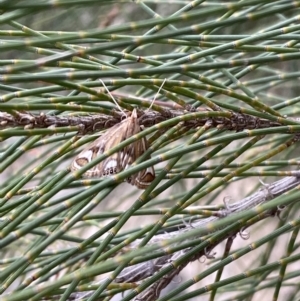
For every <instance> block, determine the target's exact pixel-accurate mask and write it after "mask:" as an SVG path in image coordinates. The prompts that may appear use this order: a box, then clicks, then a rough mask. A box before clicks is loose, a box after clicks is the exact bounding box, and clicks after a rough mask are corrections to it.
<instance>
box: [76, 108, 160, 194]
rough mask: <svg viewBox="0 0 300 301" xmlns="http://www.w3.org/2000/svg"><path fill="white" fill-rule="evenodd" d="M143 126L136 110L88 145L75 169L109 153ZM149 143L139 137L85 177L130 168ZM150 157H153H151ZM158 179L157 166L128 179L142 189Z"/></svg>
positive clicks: (78, 158)
mask: <svg viewBox="0 0 300 301" xmlns="http://www.w3.org/2000/svg"><path fill="white" fill-rule="evenodd" d="M140 131H141V127H140V125H139V122H138V117H137V112H136V109H134V110H133V111H132V114H131V116H129V117H127V118H126V119H124V120H122V121H121V122H120V123H118V124H116V125H114V126H113V127H111V128H110V129H108V130H107V131H106V132H105V133H104V134H103V135H102V136H101V137H99V138H98V139H96V140H95V141H94V142H93V143H92V144H90V145H88V146H87V148H85V149H84V150H83V151H82V152H81V153H80V154H79V155H78V156H77V157H76V158H75V159H74V161H73V162H72V165H71V170H72V171H75V170H78V169H80V168H81V167H83V166H84V165H86V164H88V163H89V162H91V161H92V160H93V159H94V158H96V157H97V156H100V155H102V154H104V153H105V152H107V151H108V150H109V149H111V148H113V147H115V146H117V145H118V144H120V143H121V142H123V141H124V140H126V139H127V138H129V137H131V136H133V135H135V134H138V133H139V132H140ZM147 149H148V142H147V139H146V138H142V139H139V140H137V141H135V142H133V143H132V144H130V145H128V146H125V147H124V148H123V149H121V150H120V151H118V152H116V153H114V154H112V155H111V156H110V157H108V158H106V159H105V160H103V161H102V162H100V163H99V164H97V165H96V166H94V167H93V168H91V169H90V170H88V171H87V172H85V173H84V174H83V176H84V177H88V178H90V177H105V176H110V175H114V174H117V173H119V172H121V171H122V170H124V169H126V168H128V167H130V165H132V163H133V162H135V161H136V159H137V158H139V157H140V156H141V155H142V154H143V153H144V152H145V151H146V150H147ZM148 159H150V156H149V158H148ZM154 179H155V172H154V168H153V167H152V166H151V167H148V168H147V169H144V170H141V171H140V172H138V173H137V174H134V175H132V176H130V177H129V178H127V182H128V183H130V184H131V185H135V186H136V187H138V188H140V189H146V188H147V187H148V186H149V185H150V183H151V182H152V181H153V180H154Z"/></svg>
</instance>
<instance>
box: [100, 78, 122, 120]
mask: <svg viewBox="0 0 300 301" xmlns="http://www.w3.org/2000/svg"><path fill="white" fill-rule="evenodd" d="M99 80H100V82H101V83H102V85H103V87H104V88H105V90H106V92H107V93H108V95H109V96H110V98H111V99H112V100H113V102H114V103H115V105H116V106H117V108H118V109H119V110H120V112H122V113H123V114H124V115H125V116H126V117H127V115H126V113H125V112H124V111H123V110H122V108H121V107H120V106H119V104H118V102H117V101H116V100H115V98H114V97H113V96H112V94H111V93H110V91H109V90H108V88H107V87H106V85H105V83H104V82H103V80H102V79H99Z"/></svg>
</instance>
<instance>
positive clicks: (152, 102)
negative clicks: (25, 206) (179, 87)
mask: <svg viewBox="0 0 300 301" xmlns="http://www.w3.org/2000/svg"><path fill="white" fill-rule="evenodd" d="M166 81H167V79H166V78H165V79H164V81H163V83H162V84H161V85H160V87H159V89H158V91H157V92H156V94H155V96H154V98H153V100H152V101H151V104H150V107H149V108H148V109H147V110H146V112H147V111H150V110H151V108H152V106H153V104H154V102H155V100H156V97H157V96H158V94H159V92H160V90H161V89H162V87H163V85H164V84H165V82H166Z"/></svg>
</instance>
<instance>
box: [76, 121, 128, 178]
mask: <svg viewBox="0 0 300 301" xmlns="http://www.w3.org/2000/svg"><path fill="white" fill-rule="evenodd" d="M125 121H126V120H123V121H122V122H121V123H120V124H116V125H115V126H113V127H112V128H110V129H109V130H107V131H106V132H105V133H104V134H103V135H102V136H100V137H99V138H97V139H96V140H95V141H94V142H93V143H92V144H89V145H88V146H87V147H86V148H85V149H84V150H83V151H82V152H81V153H80V154H79V155H78V156H77V157H76V158H75V160H74V161H73V162H72V165H71V170H72V171H75V170H78V169H80V168H82V167H83V166H84V165H86V164H88V163H90V162H91V161H92V160H93V159H95V158H96V157H98V156H101V155H102V154H104V153H105V152H106V151H108V150H109V149H111V148H112V147H114V146H116V145H118V144H119V143H120V142H121V139H122V131H121V129H120V127H121V126H122V125H123V124H122V123H124V122H125ZM118 157H119V153H118V152H117V153H114V154H113V155H111V156H109V157H108V158H106V159H105V160H103V161H102V162H100V163H98V164H97V165H95V166H93V167H92V168H91V169H89V170H88V171H86V172H85V173H84V174H83V176H84V177H88V178H90V177H101V176H107V175H110V174H114V173H118V172H119V171H121V170H122V168H121V165H120V159H119V158H118Z"/></svg>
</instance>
